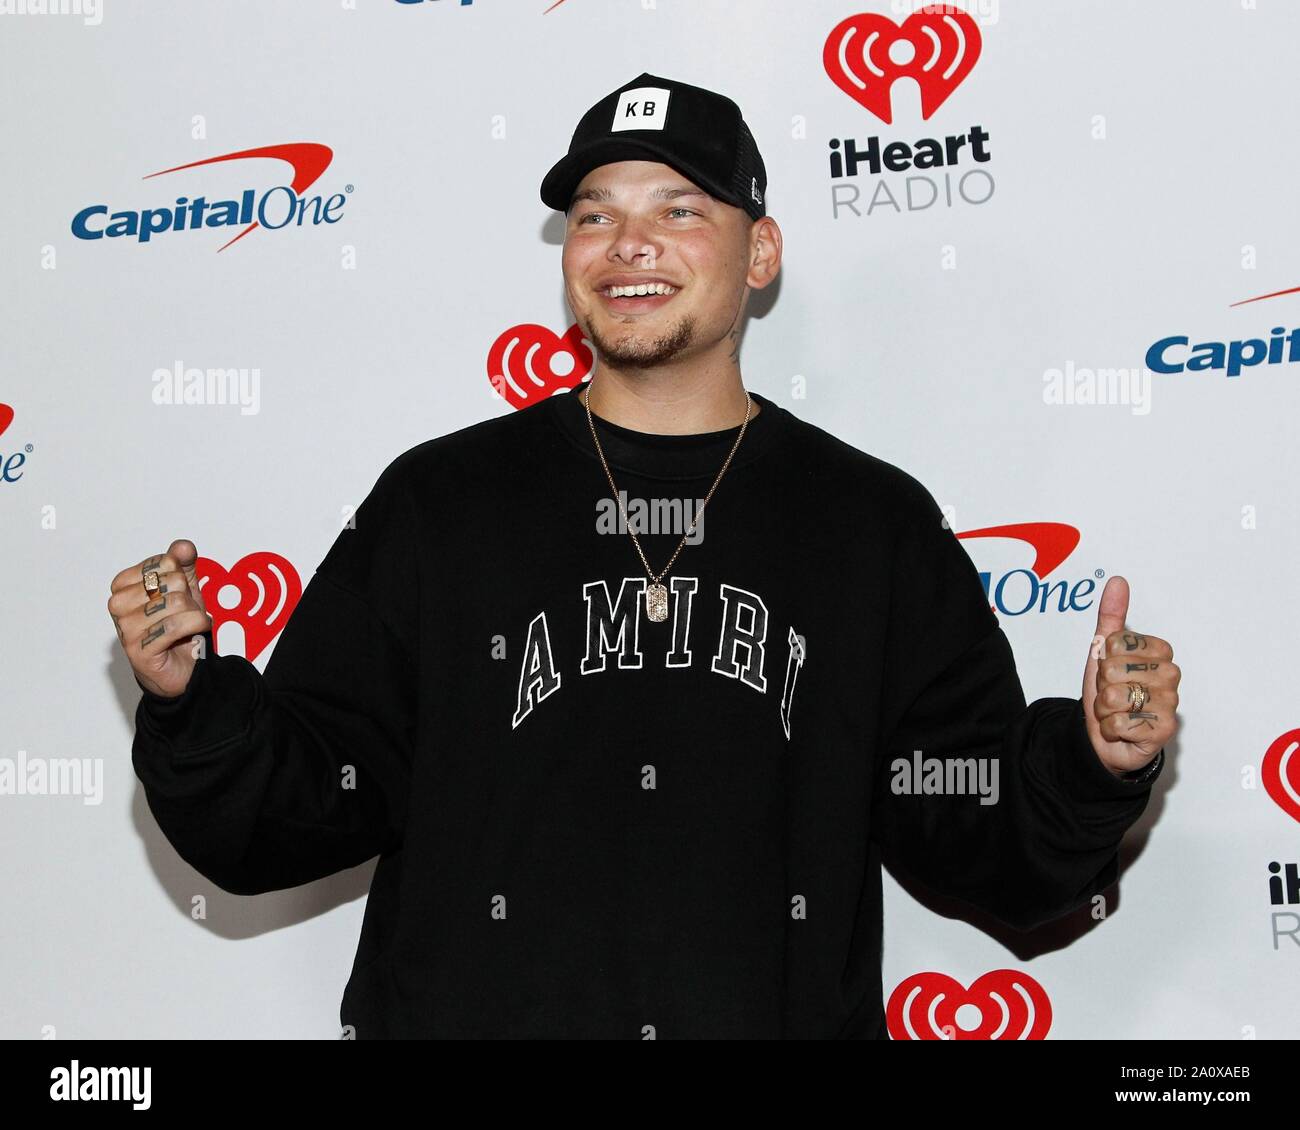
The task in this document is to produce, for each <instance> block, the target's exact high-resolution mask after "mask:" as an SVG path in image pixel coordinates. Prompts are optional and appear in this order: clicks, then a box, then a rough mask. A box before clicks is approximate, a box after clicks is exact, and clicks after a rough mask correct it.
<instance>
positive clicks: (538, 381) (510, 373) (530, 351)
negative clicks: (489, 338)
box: [487, 322, 595, 408]
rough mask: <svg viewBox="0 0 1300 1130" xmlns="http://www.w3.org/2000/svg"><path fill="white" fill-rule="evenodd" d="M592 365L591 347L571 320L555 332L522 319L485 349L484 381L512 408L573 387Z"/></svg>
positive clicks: (533, 402)
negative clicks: (560, 330)
mask: <svg viewBox="0 0 1300 1130" xmlns="http://www.w3.org/2000/svg"><path fill="white" fill-rule="evenodd" d="M594 366H595V357H594V355H593V354H592V352H591V346H590V344H589V343H588V342H587V339H586V338H585V337H583V336H582V330H581V329H580V328H579V326H578V324H577V323H576V322H575V323H574V324H573V325H571V326H570V327H569V328H568V329H567V330H565V332H564V333H563V334H562V335H561V334H556V333H555V332H554V331H553V330H550V329H547V327H546V326H538V325H534V324H533V323H530V322H526V323H523V324H521V325H518V326H511V327H510V329H508V330H506V331H505V333H503V334H501V336H500V337H498V338H497V339H496V341H494V342H493V343H492V348H491V349H490V350H488V358H487V372H488V380H489V381H490V382H491V383H492V388H493V390H494V391H495V392H496V394H497V395H498V396H500V397H501V398H502V399H503V400H505V401H506V402H507V403H508V404H509V405H510V407H512V408H527V407H528V406H529V405H530V404H536V403H537V402H538V401H539V400H544V399H545V398H546V397H548V396H550V395H552V394H553V393H557V392H567V391H569V390H570V389H573V388H577V387H578V385H580V384H581V383H582V382H583V380H585V379H586V377H587V375H588V374H589V373H590V372H591V370H592V368H593V367H594Z"/></svg>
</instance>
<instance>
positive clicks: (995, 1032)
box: [885, 969, 1052, 1040]
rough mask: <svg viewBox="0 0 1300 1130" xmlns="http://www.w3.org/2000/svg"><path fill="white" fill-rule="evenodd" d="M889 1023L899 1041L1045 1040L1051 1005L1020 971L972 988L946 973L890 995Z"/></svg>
mask: <svg viewBox="0 0 1300 1130" xmlns="http://www.w3.org/2000/svg"><path fill="white" fill-rule="evenodd" d="M885 1021H886V1023H887V1025H888V1027H889V1035H890V1036H891V1037H892V1038H893V1039H895V1040H1041V1039H1043V1038H1044V1037H1046V1035H1047V1030H1048V1029H1049V1028H1050V1027H1051V1026H1052V1003H1051V1001H1049V1000H1048V998H1047V992H1046V990H1044V988H1043V987H1042V985H1040V984H1039V983H1038V982H1037V981H1035V980H1034V979H1033V978H1032V977H1030V976H1029V975H1028V974H1027V973H1021V972H1020V971H1019V970H1017V969H995V970H993V971H992V972H991V973H985V974H984V975H983V976H982V977H980V978H979V979H978V980H977V981H976V982H975V983H974V984H973V985H971V987H970V988H969V989H967V988H965V987H964V986H963V985H962V983H961V982H960V981H955V980H953V978H951V977H949V976H948V975H947V974H946V973H914V974H913V975H912V976H911V977H909V978H908V979H907V980H906V981H904V982H902V983H901V984H900V985H899V986H898V988H896V989H895V990H894V991H893V992H892V993H891V994H890V997H889V1004H888V1005H887V1006H886V1008H885Z"/></svg>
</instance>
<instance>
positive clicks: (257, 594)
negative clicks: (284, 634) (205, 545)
mask: <svg viewBox="0 0 1300 1130" xmlns="http://www.w3.org/2000/svg"><path fill="white" fill-rule="evenodd" d="M195 566H196V572H197V576H198V582H199V592H200V593H202V594H203V605H204V607H205V608H206V609H207V610H208V614H209V615H210V616H211V617H212V640H213V645H214V647H215V644H216V640H217V635H218V633H219V632H220V630H221V625H222V624H224V623H226V622H227V621H231V620H233V621H234V622H235V623H237V624H239V625H240V627H242V628H243V629H244V658H245V659H247V660H248V661H249V662H250V663H251V662H252V661H253V660H254V659H256V658H257V657H258V656H259V655H261V654H262V652H263V651H265V650H266V647H267V645H268V644H269V643H270V642H271V641H272V640H273V639H275V637H276V636H277V635H279V634H280V630H281V629H282V628H283V627H284V625H285V624H286V623H287V622H288V620H289V616H290V615H291V614H292V612H293V610H294V608H296V607H297V605H298V598H299V597H300V596H302V581H301V580H299V578H298V570H297V569H295V568H294V567H293V566H292V565H291V564H290V563H289V562H288V561H287V560H286V559H285V558H283V557H281V556H280V555H279V554H278V553H268V552H266V551H262V552H260V553H250V554H248V556H247V557H241V558H240V559H239V560H238V561H236V562H235V564H234V565H232V566H231V568H230V569H229V570H228V571H227V570H226V569H225V568H223V567H222V566H221V565H220V564H218V563H217V562H216V561H213V560H212V559H211V558H210V557H200V558H199V559H198V560H197V561H196V562H195ZM227 586H233V588H234V590H235V591H234V592H232V591H231V590H230V588H227ZM223 590H224V591H223ZM223 599H225V600H227V601H228V602H229V605H230V606H229V607H226V606H225V605H224V604H223V603H222V601H223Z"/></svg>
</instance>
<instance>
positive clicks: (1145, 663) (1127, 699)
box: [1083, 575, 1183, 776]
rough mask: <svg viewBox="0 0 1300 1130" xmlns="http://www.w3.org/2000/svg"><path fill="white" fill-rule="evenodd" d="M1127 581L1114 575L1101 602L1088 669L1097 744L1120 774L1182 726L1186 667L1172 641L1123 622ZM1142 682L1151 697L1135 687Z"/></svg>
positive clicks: (1144, 760) (1088, 705) (1087, 700)
mask: <svg viewBox="0 0 1300 1130" xmlns="http://www.w3.org/2000/svg"><path fill="white" fill-rule="evenodd" d="M1128 596H1129V591H1128V581H1126V580H1125V579H1124V578H1123V577H1121V576H1118V575H1117V576H1113V577H1111V578H1110V579H1109V580H1108V581H1107V582H1106V587H1105V589H1103V590H1102V594H1101V600H1100V601H1099V602H1098V604H1097V627H1096V631H1095V634H1094V635H1093V638H1092V647H1091V648H1090V650H1089V652H1088V663H1087V666H1086V667H1085V668H1084V671H1083V717H1084V721H1085V722H1086V723H1087V726H1088V736H1089V737H1090V738H1091V739H1092V748H1093V749H1094V750H1096V752H1097V756H1098V757H1099V758H1101V762H1102V764H1103V765H1105V766H1106V768H1107V769H1109V770H1110V771H1111V772H1112V773H1114V774H1115V775H1116V776H1120V775H1121V774H1124V773H1129V772H1132V771H1134V770H1138V769H1143V768H1145V767H1146V766H1147V765H1148V764H1150V763H1151V761H1152V760H1153V759H1154V758H1155V756H1156V754H1157V753H1159V752H1160V750H1161V748H1162V747H1163V746H1164V745H1165V743H1166V742H1168V741H1169V739H1170V738H1172V737H1173V736H1174V733H1175V732H1176V731H1177V729H1178V718H1177V710H1178V683H1179V680H1180V679H1182V677H1183V673H1182V671H1180V670H1179V668H1178V665H1177V664H1176V663H1174V662H1173V655H1174V651H1173V648H1171V647H1170V646H1169V644H1168V642H1167V641H1165V640H1162V639H1160V638H1158V637H1156V636H1147V635H1143V634H1142V633H1141V632H1134V631H1131V630H1129V629H1126V628H1125V627H1124V618H1125V617H1126V616H1127V615H1128ZM1135 686H1138V687H1142V688H1144V690H1145V692H1146V701H1145V702H1142V701H1141V698H1140V693H1141V692H1138V691H1135V690H1134V687H1135Z"/></svg>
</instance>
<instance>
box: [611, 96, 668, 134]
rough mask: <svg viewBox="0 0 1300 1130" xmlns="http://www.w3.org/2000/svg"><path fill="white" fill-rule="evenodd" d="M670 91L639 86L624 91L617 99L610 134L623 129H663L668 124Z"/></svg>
mask: <svg viewBox="0 0 1300 1130" xmlns="http://www.w3.org/2000/svg"><path fill="white" fill-rule="evenodd" d="M671 93H672V91H671V90H664V89H663V88H662V87H658V86H641V87H638V88H637V89H636V90H625V91H623V93H622V94H620V95H619V97H618V106H617V107H615V109H614V121H613V123H612V124H611V125H610V127H609V132H610V133H618V132H620V131H621V130H625V129H663V128H664V126H665V125H667V124H668V96H669V95H670V94H671Z"/></svg>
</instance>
